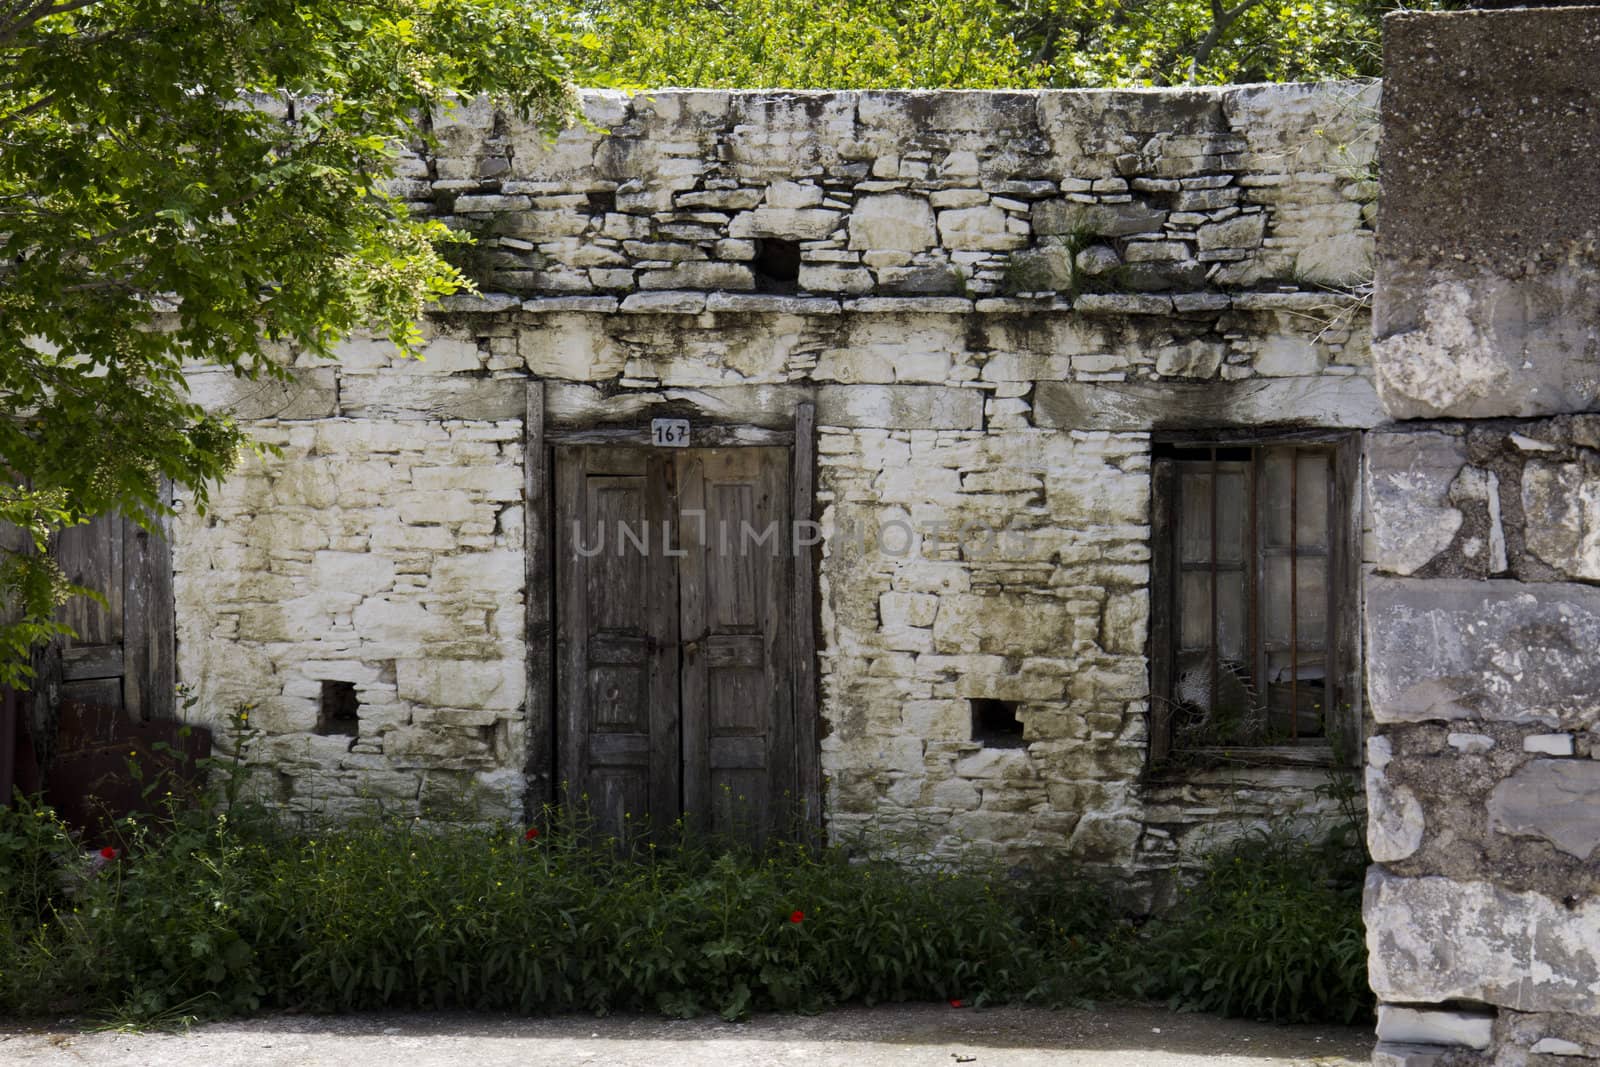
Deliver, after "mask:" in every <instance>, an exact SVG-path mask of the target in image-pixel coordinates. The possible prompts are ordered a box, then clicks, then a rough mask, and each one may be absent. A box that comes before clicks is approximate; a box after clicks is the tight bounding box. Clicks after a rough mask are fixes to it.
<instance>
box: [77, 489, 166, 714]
mask: <svg viewBox="0 0 1600 1067" xmlns="http://www.w3.org/2000/svg"><path fill="white" fill-rule="evenodd" d="M55 557H56V560H57V562H58V563H60V565H61V569H62V570H63V571H65V572H66V575H67V578H68V579H69V580H70V581H72V582H73V583H75V584H77V585H82V586H86V587H88V588H90V589H94V590H97V591H98V592H99V593H101V595H103V596H104V597H105V600H106V602H105V604H103V605H102V604H99V603H97V602H95V601H94V600H91V599H89V598H88V597H74V598H73V599H71V600H69V601H68V602H67V603H66V604H65V605H63V606H62V608H61V612H60V616H59V617H60V618H61V620H62V621H63V622H65V623H66V624H67V625H68V626H70V627H72V629H73V630H74V631H76V633H77V636H76V637H75V638H71V639H68V640H66V641H64V642H63V643H62V646H61V664H60V686H61V688H60V695H59V699H60V700H61V701H63V702H66V701H76V702H79V703H83V704H94V705H100V706H105V707H120V708H121V709H122V712H123V714H124V716H125V717H126V718H128V719H131V720H134V721H144V720H150V719H167V718H171V717H172V713H173V685H174V670H173V657H174V653H175V651H176V649H175V647H174V639H173V605H172V566H171V556H170V550H169V548H168V546H167V543H166V541H165V540H163V539H162V538H161V537H160V536H159V535H156V534H152V533H150V532H149V531H147V530H145V529H143V528H142V527H140V526H139V524H138V523H135V522H132V521H131V520H128V519H124V518H123V517H122V516H120V515H102V516H100V517H99V518H96V519H94V520H93V521H91V522H89V523H87V524H85V525H83V526H73V527H70V528H68V529H66V530H63V531H62V532H61V534H60V535H59V536H58V538H57V541H56V545H55Z"/></svg>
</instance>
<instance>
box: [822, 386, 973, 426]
mask: <svg viewBox="0 0 1600 1067" xmlns="http://www.w3.org/2000/svg"><path fill="white" fill-rule="evenodd" d="M817 425H818V426H840V427H845V428H849V429H879V430H979V429H982V428H983V393H982V392H980V391H978V390H976V389H955V388H950V387H948V386H942V385H824V386H820V387H818V389H817Z"/></svg>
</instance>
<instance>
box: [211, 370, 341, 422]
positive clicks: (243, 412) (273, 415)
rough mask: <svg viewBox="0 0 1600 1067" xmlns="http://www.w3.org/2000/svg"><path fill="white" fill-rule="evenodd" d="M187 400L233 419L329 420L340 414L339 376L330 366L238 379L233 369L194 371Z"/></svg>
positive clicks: (253, 420) (249, 420)
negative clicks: (287, 376) (289, 374)
mask: <svg viewBox="0 0 1600 1067" xmlns="http://www.w3.org/2000/svg"><path fill="white" fill-rule="evenodd" d="M187 381H188V383H189V399H191V400H193V401H194V402H195V403H196V404H199V405H200V406H201V407H203V408H205V409H206V410H207V411H210V412H227V413H228V414H230V415H232V416H233V417H234V418H236V419H240V420H242V421H245V422H255V421H259V420H262V419H328V418H333V417H334V416H336V415H338V414H339V379H338V375H337V373H336V371H335V370H334V368H332V367H318V368H315V369H308V370H297V371H295V372H294V377H293V378H291V379H289V380H287V381H285V380H282V379H279V378H255V379H250V378H241V377H239V376H238V375H236V374H234V373H233V372H232V371H218V370H211V371H193V372H190V373H189V374H188V375H187Z"/></svg>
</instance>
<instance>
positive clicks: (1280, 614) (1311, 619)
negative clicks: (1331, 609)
mask: <svg viewBox="0 0 1600 1067" xmlns="http://www.w3.org/2000/svg"><path fill="white" fill-rule="evenodd" d="M1265 569H1266V575H1265V583H1264V585H1265V588H1264V589H1262V591H1261V592H1262V596H1261V603H1262V609H1263V610H1262V613H1261V626H1262V631H1261V637H1262V639H1263V640H1264V641H1265V642H1266V644H1267V645H1268V646H1269V647H1271V646H1274V645H1276V646H1285V647H1286V646H1287V645H1288V644H1289V639H1290V637H1291V636H1295V637H1297V638H1298V640H1299V642H1300V647H1301V648H1305V647H1306V646H1308V645H1310V646H1314V647H1321V645H1322V643H1323V641H1324V640H1325V639H1326V637H1327V633H1328V561H1327V560H1326V559H1324V558H1321V557H1316V556H1312V557H1307V556H1301V557H1300V565H1299V566H1298V567H1297V568H1295V570H1296V574H1295V584H1296V585H1297V586H1299V595H1298V603H1297V604H1296V605H1295V606H1296V607H1297V608H1298V609H1299V631H1298V633H1294V632H1293V631H1291V629H1290V627H1289V557H1288V556H1269V557H1268V558H1267V561H1266V568H1265Z"/></svg>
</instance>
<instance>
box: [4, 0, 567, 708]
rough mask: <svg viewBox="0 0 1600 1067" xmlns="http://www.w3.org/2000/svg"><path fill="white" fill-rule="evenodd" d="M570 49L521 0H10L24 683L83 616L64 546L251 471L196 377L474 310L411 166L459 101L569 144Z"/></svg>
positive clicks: (10, 261)
mask: <svg viewBox="0 0 1600 1067" xmlns="http://www.w3.org/2000/svg"><path fill="white" fill-rule="evenodd" d="M553 40H554V35H553V34H552V33H550V32H547V30H546V28H545V26H544V23H543V21H542V19H541V17H540V16H539V15H538V13H537V12H534V11H531V10H530V9H529V7H528V6H527V5H526V4H524V3H519V2H518V0H382V2H379V0H200V2H192V0H0V412H4V413H5V414H6V416H7V417H5V418H0V470H4V469H5V468H9V473H7V474H6V476H5V477H3V478H0V524H9V526H10V527H11V528H13V530H14V531H15V530H20V531H22V532H23V536H22V537H21V539H20V540H21V541H22V544H21V545H12V546H11V548H12V549H20V550H3V551H0V609H3V615H0V617H3V618H4V620H5V622H4V625H0V684H11V683H16V682H18V681H21V680H23V679H24V678H25V677H26V674H27V667H26V662H27V660H26V655H27V650H28V647H29V645H30V644H32V643H34V642H36V641H37V640H39V639H41V638H43V637H48V636H49V635H50V634H51V633H52V632H54V629H53V624H51V623H50V621H49V619H50V614H51V611H52V609H53V607H54V605H55V604H57V603H59V602H60V601H61V600H62V599H63V598H64V597H65V596H66V595H67V594H68V592H69V588H68V587H67V585H66V583H65V581H64V579H63V577H62V575H61V574H60V573H59V572H58V571H57V570H56V569H55V568H54V567H53V566H52V565H51V564H50V563H49V561H48V559H47V558H46V557H45V555H44V549H45V547H46V544H45V543H46V538H47V535H48V534H49V533H50V531H51V530H53V529H56V528H59V527H60V526H61V525H63V524H69V523H73V522H77V521H81V520H82V519H84V518H85V517H87V516H92V515H94V514H97V513H101V512H105V511H110V510H115V509H121V510H123V511H125V512H127V513H129V514H133V515H136V516H142V517H144V518H146V519H148V518H149V517H151V516H153V515H155V514H158V513H159V512H160V510H161V504H160V499H159V496H158V485H159V483H160V480H161V479H162V478H168V479H171V480H172V481H174V482H175V483H177V484H180V485H182V486H185V487H187V488H188V489H189V490H191V491H192V492H193V493H194V494H195V495H196V496H197V498H198V499H199V501H200V502H201V503H202V504H203V503H204V499H205V488H206V483H207V481H208V480H212V479H215V478H216V477H218V476H220V475H221V474H223V473H225V472H226V470H227V469H228V468H229V466H230V465H231V464H232V462H233V460H234V456H235V454H236V453H237V451H238V448H239V446H240V444H241V440H242V439H241V435H240V433H239V431H238V430H237V429H236V428H235V427H234V426H233V425H232V424H231V423H230V422H229V421H228V420H227V419H226V418H223V417H220V416H217V415H215V414H209V413H207V412H205V411H203V410H201V409H200V408H199V407H198V406H196V405H195V404H193V403H192V402H191V401H190V400H189V398H188V395H187V392H186V390H185V387H184V384H183V373H182V372H183V367H184V366H185V365H186V364H196V363H198V364H210V365H214V366H221V367H227V368H231V369H233V370H235V371H236V372H238V373H240V374H244V375H252V376H254V375H261V374H281V373H284V370H283V368H282V367H280V366H278V365H277V364H275V363H274V362H273V358H272V356H271V355H270V353H271V352H273V351H278V350H281V349H282V347H283V346H290V347H293V348H297V349H299V350H302V351H308V352H312V353H322V352H325V351H326V350H327V348H328V347H329V346H330V345H331V344H332V343H333V342H334V341H335V340H337V339H338V338H340V337H341V336H343V335H345V334H347V333H349V332H350V331H351V330H352V329H353V328H354V327H356V326H359V325H368V324H373V325H376V326H377V327H379V328H380V329H387V330H388V331H389V332H390V333H391V335H392V336H393V337H395V338H396V339H397V340H399V341H401V342H406V341H407V340H409V339H411V338H413V337H414V336H415V333H414V331H415V326H414V323H415V322H416V319H417V316H418V314H419V312H420V310H421V308H422V305H423V303H424V302H425V301H426V300H427V299H429V298H431V297H434V296H437V295H440V294H444V293H448V292H451V291H453V290H455V289H456V288H458V287H460V286H462V284H463V280H462V278H461V277H460V276H459V275H458V274H457V273H456V271H455V270H454V269H453V268H452V267H450V266H449V265H448V263H447V262H446V261H445V260H444V259H443V258H442V257H441V254H440V249H441V246H442V245H443V244H444V243H445V242H447V241H448V240H449V239H450V234H449V233H448V232H447V231H445V230H444V229H443V228H442V227H440V226H439V225H438V224H437V223H432V222H426V221H418V220H414V219H412V218H411V217H410V216H409V215H408V214H407V212H406V211H405V209H404V206H403V205H402V204H400V203H398V202H396V201H395V200H393V199H391V198H390V197H388V196H387V195H385V193H384V191H383V188H384V181H385V179H386V178H387V177H390V176H392V174H393V169H394V162H395V149H394V147H393V146H394V145H395V143H396V142H397V141H398V142H404V141H409V140H415V138H416V137H417V136H418V133H417V130H416V124H415V122H414V117H415V116H416V115H417V114H419V113H426V112H427V111H428V109H430V108H436V107H440V106H445V105H446V103H447V101H448V100H449V99H451V98H452V97H453V95H454V94H457V93H463V94H477V93H485V92H487V93H492V94H496V95H498V96H500V97H502V98H504V99H506V100H507V101H509V102H510V103H511V104H512V105H514V106H515V107H516V108H517V109H518V110H520V111H521V112H523V113H524V114H526V115H529V116H531V117H534V118H536V119H538V120H540V121H543V122H546V123H554V122H556V121H558V120H559V119H560V118H562V117H563V116H564V115H565V113H566V111H567V108H568V91H567V88H566V78H567V71H566V67H565V64H564V61H563V60H562V58H561V55H560V50H559V49H558V48H556V47H554V46H553V44H552V42H553Z"/></svg>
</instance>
